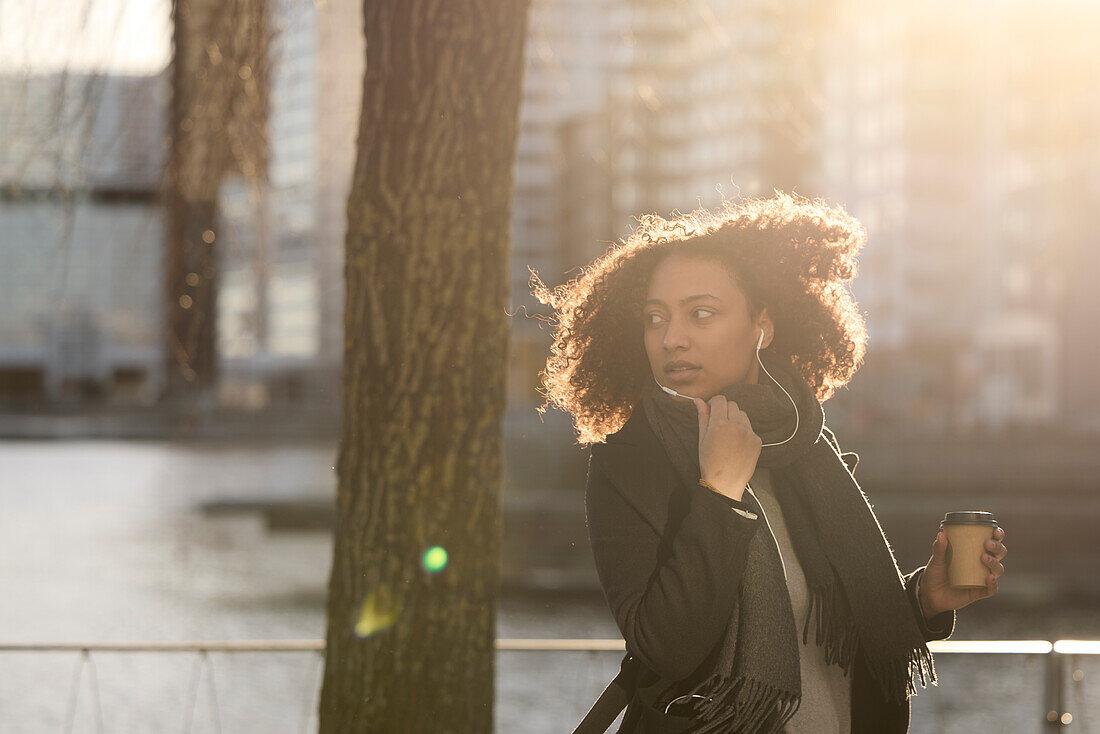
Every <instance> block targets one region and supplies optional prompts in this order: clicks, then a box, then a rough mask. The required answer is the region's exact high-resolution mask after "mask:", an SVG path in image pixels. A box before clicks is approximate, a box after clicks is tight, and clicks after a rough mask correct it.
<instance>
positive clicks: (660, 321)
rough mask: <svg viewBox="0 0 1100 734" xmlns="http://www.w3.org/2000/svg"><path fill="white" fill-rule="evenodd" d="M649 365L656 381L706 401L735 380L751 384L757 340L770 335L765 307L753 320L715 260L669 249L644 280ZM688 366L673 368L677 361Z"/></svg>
mask: <svg viewBox="0 0 1100 734" xmlns="http://www.w3.org/2000/svg"><path fill="white" fill-rule="evenodd" d="M642 324H643V326H642V328H643V330H644V334H645V351H646V355H647V356H648V357H649V366H650V369H651V370H652V371H653V377H654V379H656V380H657V382H658V383H660V384H662V385H664V386H666V387H670V388H672V389H673V390H675V391H676V392H678V393H681V394H683V395H689V396H691V397H695V398H702V399H703V400H709V399H710V398H711V397H713V396H714V395H717V394H718V393H719V391H721V390H722V388H724V387H726V386H728V385H732V384H734V383H737V382H750V383H754V382H756V379H757V373H758V370H759V367H758V365H757V363H756V343H757V340H758V339H759V338H760V330H761V329H763V330H764V344H763V346H764V347H766V346H768V345H769V344H770V343H771V340H772V334H773V331H772V322H771V319H770V317H769V316H768V313H767V309H763V310H762V311H761V313H760V315H759V316H758V317H757V319H756V320H755V321H754V320H753V319H752V318H751V317H750V315H749V305H748V299H747V298H746V296H745V293H744V291H742V290H741V288H740V287H738V286H737V285H736V284H735V283H734V282H733V281H732V280H731V279H730V277H729V275H728V274H727V273H726V270H725V269H724V268H723V267H722V264H721V263H719V262H718V261H717V260H714V259H711V258H706V257H694V256H685V255H679V254H676V253H673V254H671V255H668V256H666V257H665V258H664V259H663V260H662V261H661V262H660V263H658V264H657V267H656V268H655V269H654V270H653V274H652V276H651V277H650V279H649V289H648V292H647V293H646V302H645V304H644V305H643V306H642ZM678 362H682V363H685V364H686V365H690V368H689V369H686V370H682V371H676V370H674V369H673V368H674V367H678V366H680V365H677V364H676V363H678Z"/></svg>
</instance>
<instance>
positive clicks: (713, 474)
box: [692, 394, 763, 500]
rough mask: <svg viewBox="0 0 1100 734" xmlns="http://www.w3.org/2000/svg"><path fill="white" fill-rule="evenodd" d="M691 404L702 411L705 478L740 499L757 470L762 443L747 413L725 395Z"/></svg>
mask: <svg viewBox="0 0 1100 734" xmlns="http://www.w3.org/2000/svg"><path fill="white" fill-rule="evenodd" d="M692 402H694V403H695V407H696V409H697V410H698V412H699V469H700V471H701V473H702V478H703V479H704V480H705V481H706V482H707V484H710V485H711V486H713V487H714V488H716V489H717V490H718V491H719V492H721V493H722V494H724V495H725V496H727V497H729V498H731V499H735V500H740V499H741V497H742V495H743V494H744V493H745V485H746V484H748V483H749V480H750V479H752V475H753V473H754V472H755V471H756V462H757V461H758V460H759V459H760V449H761V447H762V446H763V441H761V439H760V437H759V436H757V435H756V434H755V433H754V432H753V430H752V425H751V424H750V423H749V416H748V414H747V413H745V412H744V411H743V410H741V409H740V408H738V407H737V403H735V402H733V401H732V400H726V397H725V396H724V395H721V394H719V395H715V396H714V397H712V398H711V399H710V400H709V401H704V400H703V399H702V398H692Z"/></svg>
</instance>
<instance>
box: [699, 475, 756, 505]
mask: <svg viewBox="0 0 1100 734" xmlns="http://www.w3.org/2000/svg"><path fill="white" fill-rule="evenodd" d="M699 485H700V486H702V487H706V488H707V489H709V490H711V491H712V492H717V493H718V494H720V495H723V496H725V497H729V498H730V499H733V500H737V501H738V502H740V501H741V499H742V498H743V497H744V495H745V488H744V487H743V486H742V487H740V488H739V489H737V490H730V489H728V488H726V487H724V486H721V485H716V484H714V483H712V482H710V481H709V480H707V478H706V477H700V478H699Z"/></svg>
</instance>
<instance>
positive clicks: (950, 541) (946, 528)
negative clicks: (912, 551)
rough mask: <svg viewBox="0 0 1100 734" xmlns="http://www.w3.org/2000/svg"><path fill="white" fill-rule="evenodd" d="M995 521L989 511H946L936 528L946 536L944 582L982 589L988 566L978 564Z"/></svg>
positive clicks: (958, 587) (957, 586)
mask: <svg viewBox="0 0 1100 734" xmlns="http://www.w3.org/2000/svg"><path fill="white" fill-rule="evenodd" d="M996 527H997V521H996V520H995V519H994V518H993V513H992V512H982V511H980V510H967V511H965V512H948V513H947V514H945V515H944V516H943V522H941V523H940V530H942V531H943V532H944V533H945V534H946V535H947V581H948V583H950V584H951V585H952V586H954V587H955V588H957V589H976V588H983V589H984V588H985V586H986V577H987V576H988V575H989V567H988V566H986V565H985V564H984V563H982V553H984V552H985V541H987V540H992V538H993V531H994V530H995V529H996Z"/></svg>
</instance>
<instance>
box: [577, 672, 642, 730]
mask: <svg viewBox="0 0 1100 734" xmlns="http://www.w3.org/2000/svg"><path fill="white" fill-rule="evenodd" d="M637 685H638V659H637V658H635V657H634V656H633V655H631V654H630V653H629V652H628V653H627V654H626V656H625V657H624V658H623V661H622V664H621V665H620V666H619V673H618V675H616V676H615V677H614V679H612V681H611V682H610V683H608V684H607V688H605V689H604V691H603V693H601V694H600V697H599V698H597V699H596V702H595V703H593V704H592V707H591V708H590V709H588V713H587V714H585V716H584V718H583V719H582V720H581V723H580V724H578V725H577V728H576V729H574V730H573V734H604V733H605V732H606V731H607V730H608V729H609V728H610V727H611V725H612V724H613V723H615V719H616V718H617V717H618V716H619V713H620V712H621V711H622V710H623V709H624V708H626V707H627V704H629V703H630V700H631V699H632V698H634V690H635V688H637Z"/></svg>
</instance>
